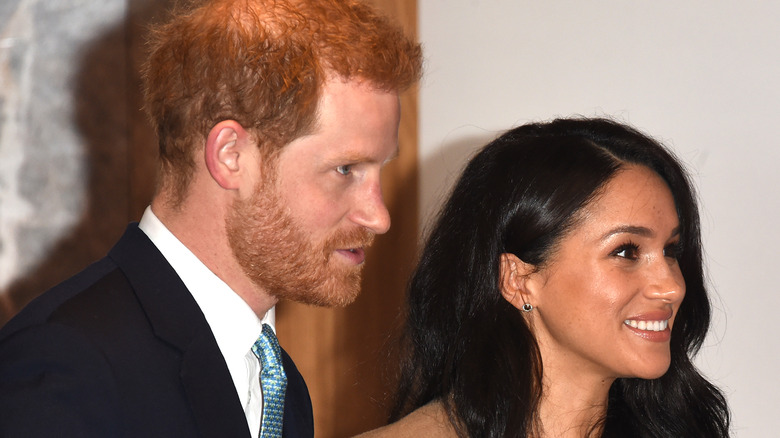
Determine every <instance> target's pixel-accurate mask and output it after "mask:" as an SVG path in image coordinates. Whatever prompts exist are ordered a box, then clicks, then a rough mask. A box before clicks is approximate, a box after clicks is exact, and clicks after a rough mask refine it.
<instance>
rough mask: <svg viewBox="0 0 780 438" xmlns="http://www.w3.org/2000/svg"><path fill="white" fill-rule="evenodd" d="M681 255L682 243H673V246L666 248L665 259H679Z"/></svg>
mask: <svg viewBox="0 0 780 438" xmlns="http://www.w3.org/2000/svg"><path fill="white" fill-rule="evenodd" d="M681 253H682V245H681V244H680V242H675V243H672V244H671V245H667V247H666V248H664V257H669V258H672V259H679V258H680V254H681Z"/></svg>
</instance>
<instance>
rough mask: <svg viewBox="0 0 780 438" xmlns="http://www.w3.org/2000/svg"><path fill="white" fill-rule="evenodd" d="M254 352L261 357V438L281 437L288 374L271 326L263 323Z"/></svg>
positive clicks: (253, 347)
mask: <svg viewBox="0 0 780 438" xmlns="http://www.w3.org/2000/svg"><path fill="white" fill-rule="evenodd" d="M252 352H253V353H254V354H255V356H257V358H258V359H260V363H261V364H262V365H263V371H262V372H261V373H260V387H261V388H262V389H263V422H262V425H261V427H260V438H280V437H281V436H282V417H283V416H284V391H285V389H286V388H287V376H286V375H285V374H284V368H283V367H282V351H281V348H279V341H277V340H276V335H274V331H273V330H271V326H269V325H268V324H263V333H262V334H261V335H260V337H259V338H257V342H255V345H253V346H252Z"/></svg>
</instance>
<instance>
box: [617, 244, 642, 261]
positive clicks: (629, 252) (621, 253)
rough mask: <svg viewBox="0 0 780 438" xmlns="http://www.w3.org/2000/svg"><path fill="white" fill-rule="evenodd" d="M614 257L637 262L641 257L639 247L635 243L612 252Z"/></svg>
mask: <svg viewBox="0 0 780 438" xmlns="http://www.w3.org/2000/svg"><path fill="white" fill-rule="evenodd" d="M612 255H613V256H616V257H622V258H624V259H629V260H636V259H637V257H638V256H639V247H638V246H637V245H634V244H633V243H630V244H626V245H621V246H620V247H619V248H618V249H616V250H614V251H612Z"/></svg>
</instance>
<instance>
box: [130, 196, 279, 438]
mask: <svg viewBox="0 0 780 438" xmlns="http://www.w3.org/2000/svg"><path fill="white" fill-rule="evenodd" d="M139 228H140V229H141V230H142V231H143V232H144V233H146V235H147V236H148V237H149V239H150V240H151V241H152V243H154V245H155V246H156V247H157V249H158V250H160V252H161V253H162V255H163V256H164V257H165V259H166V260H167V261H168V263H170V265H171V266H172V267H173V269H174V270H175V271H176V273H177V274H178V275H179V277H180V278H181V280H182V282H184V285H185V286H187V289H189V291H190V293H191V294H192V297H193V298H195V301H196V302H197V303H198V306H199V307H200V310H201V311H202V312H203V315H204V316H205V317H206V321H207V322H208V324H209V326H210V327H211V331H212V332H213V333H214V338H216V340H217V346H219V350H220V351H221V352H222V356H223V357H224V358H225V363H227V367H228V370H229V371H230V376H231V377H232V378H233V384H234V385H235V387H236V392H237V394H238V398H239V399H240V400H241V405H242V406H243V407H244V413H245V414H246V419H247V424H248V425H249V430H250V431H252V434H253V436H258V435H259V433H260V421H261V415H262V406H263V398H262V391H261V389H260V371H261V364H260V361H259V360H258V359H257V357H256V356H255V355H254V353H252V345H253V344H254V343H255V341H256V340H257V338H258V337H259V336H260V333H261V332H262V331H263V324H264V323H265V324H268V325H270V326H271V328H272V329H274V331H276V326H275V312H274V308H271V309H270V310H269V311H268V312H267V313H266V314H265V316H264V317H263V318H262V319H261V318H259V317H258V316H257V315H256V314H255V313H254V312H253V311H252V309H251V308H250V307H249V305H248V304H247V303H246V302H245V301H244V300H243V299H242V298H241V297H239V296H238V295H237V294H236V293H235V292H233V290H232V289H230V287H229V286H228V285H227V284H226V283H225V282H224V281H222V280H221V279H220V278H219V277H217V276H216V275H215V274H214V273H213V272H211V270H209V268H207V267H206V265H204V264H203V262H201V261H200V260H199V259H198V258H197V257H196V256H195V254H193V253H192V251H190V250H189V249H187V247H186V246H184V244H183V243H181V242H180V241H179V239H177V238H176V236H174V235H173V233H171V232H170V231H169V230H168V228H166V227H165V225H163V223H162V222H160V220H159V219H158V218H157V216H155V215H154V213H153V212H152V209H151V207H147V208H146V211H144V215H143V217H142V218H141V222H140V223H139Z"/></svg>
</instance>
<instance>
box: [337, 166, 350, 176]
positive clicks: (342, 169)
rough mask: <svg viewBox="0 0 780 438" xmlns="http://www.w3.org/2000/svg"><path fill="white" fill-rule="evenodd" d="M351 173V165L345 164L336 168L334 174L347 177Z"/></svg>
mask: <svg viewBox="0 0 780 438" xmlns="http://www.w3.org/2000/svg"><path fill="white" fill-rule="evenodd" d="M351 171H352V165H351V164H345V165H343V166H339V167H337V168H336V172H338V173H340V174H342V175H349V173H350V172H351Z"/></svg>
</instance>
